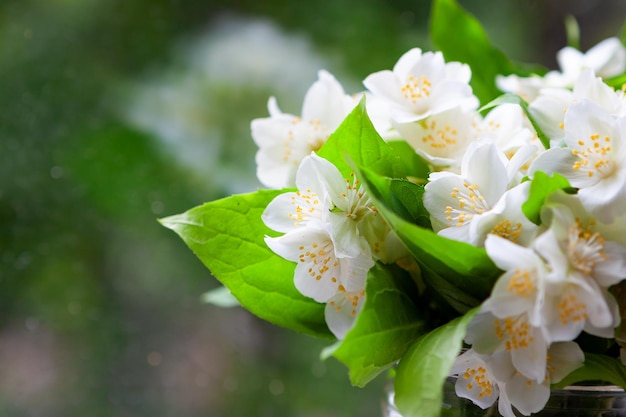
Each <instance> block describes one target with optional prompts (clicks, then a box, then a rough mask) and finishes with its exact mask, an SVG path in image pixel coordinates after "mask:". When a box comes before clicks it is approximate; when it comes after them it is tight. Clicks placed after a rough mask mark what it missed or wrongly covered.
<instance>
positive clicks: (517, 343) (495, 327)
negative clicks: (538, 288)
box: [465, 294, 549, 381]
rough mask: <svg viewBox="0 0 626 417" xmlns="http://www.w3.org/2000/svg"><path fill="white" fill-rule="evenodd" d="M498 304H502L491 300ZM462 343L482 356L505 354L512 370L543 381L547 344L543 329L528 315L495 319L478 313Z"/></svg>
mask: <svg viewBox="0 0 626 417" xmlns="http://www.w3.org/2000/svg"><path fill="white" fill-rule="evenodd" d="M519 297H521V295H519V294H518V298H519ZM533 298H535V297H533ZM498 302H500V303H502V302H503V301H502V299H501V300H497V301H494V303H498ZM533 307H534V306H533ZM501 308H504V307H501ZM465 341H466V342H467V343H469V344H471V345H472V347H473V349H474V350H475V351H476V352H478V353H481V354H493V353H495V352H506V353H507V354H509V355H510V357H511V363H512V364H513V366H514V367H515V369H516V370H517V371H519V372H521V373H522V374H524V375H525V376H526V377H527V378H530V379H532V380H533V381H543V379H544V378H545V372H546V361H547V357H548V356H547V355H548V345H549V341H548V340H547V338H546V337H545V334H544V330H543V328H542V327H536V326H533V325H532V324H531V323H530V317H529V315H528V314H527V313H522V314H517V315H508V316H506V317H497V316H495V315H494V314H493V313H492V312H489V311H481V313H480V314H478V315H476V316H475V317H474V319H473V320H472V322H471V323H470V325H469V326H468V327H467V335H466V336H465Z"/></svg>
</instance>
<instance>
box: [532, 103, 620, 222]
mask: <svg viewBox="0 0 626 417" xmlns="http://www.w3.org/2000/svg"><path fill="white" fill-rule="evenodd" d="M624 132H626V118H615V117H612V116H611V115H610V114H608V113H607V112H606V110H604V109H602V108H601V107H600V106H598V105H596V104H594V103H592V102H591V101H589V100H583V101H581V102H578V103H575V104H573V105H572V106H571V107H570V108H569V110H568V111H567V113H566V115H565V143H566V145H567V147H566V148H552V149H549V150H547V151H545V152H543V153H542V154H540V155H539V156H538V157H537V159H536V160H535V161H534V162H533V164H532V166H531V169H530V173H531V175H532V173H533V172H535V171H544V172H546V173H553V172H558V173H560V174H562V175H563V176H565V177H566V178H567V179H568V180H569V182H570V184H571V185H572V186H573V187H577V188H579V189H580V190H579V191H578V196H579V198H580V201H581V202H582V204H583V205H584V206H585V207H586V208H587V209H588V210H589V211H590V212H591V213H592V214H593V215H594V216H596V217H597V218H598V219H600V220H601V221H603V222H604V223H609V222H611V221H612V220H613V219H615V218H616V217H617V216H618V215H621V214H622V213H623V212H624V211H625V210H626V167H625V166H624V163H623V161H624V160H626V146H625V144H624V140H625V139H624V138H623V137H622V135H624V134H625V133H624Z"/></svg>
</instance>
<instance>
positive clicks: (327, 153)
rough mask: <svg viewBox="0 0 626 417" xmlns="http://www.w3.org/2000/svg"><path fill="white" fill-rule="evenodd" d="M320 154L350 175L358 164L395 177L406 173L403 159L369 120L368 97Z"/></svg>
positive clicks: (350, 115)
mask: <svg viewBox="0 0 626 417" xmlns="http://www.w3.org/2000/svg"><path fill="white" fill-rule="evenodd" d="M317 154H318V155H319V156H321V157H322V158H325V159H327V160H329V161H330V162H332V163H333V164H334V165H335V166H336V167H337V168H338V169H339V171H341V173H342V174H343V175H344V177H346V178H347V177H349V175H350V174H351V173H353V172H354V169H355V166H367V167H369V168H370V169H372V170H374V171H375V172H377V173H380V174H384V175H388V176H390V177H395V178H398V177H405V176H406V173H405V169H404V164H403V162H402V160H401V159H400V157H399V156H398V155H397V154H396V153H395V152H394V150H393V148H391V147H390V146H389V145H388V144H387V143H386V142H385V141H384V140H383V139H382V138H381V137H380V135H379V134H378V132H377V131H376V129H375V128H374V125H373V124H372V122H371V120H370V119H369V117H368V115H367V111H366V109H365V97H363V99H362V100H361V102H360V103H359V104H358V105H357V106H356V107H355V108H354V110H353V111H352V112H351V113H350V114H349V115H348V116H347V117H346V118H345V119H344V121H343V122H342V123H341V125H339V127H338V128H337V130H335V132H334V133H333V134H332V135H330V137H329V138H328V140H327V141H326V143H325V144H324V145H323V146H322V147H321V148H320V150H319V151H318V152H317Z"/></svg>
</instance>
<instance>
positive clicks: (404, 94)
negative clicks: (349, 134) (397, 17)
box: [363, 48, 478, 123]
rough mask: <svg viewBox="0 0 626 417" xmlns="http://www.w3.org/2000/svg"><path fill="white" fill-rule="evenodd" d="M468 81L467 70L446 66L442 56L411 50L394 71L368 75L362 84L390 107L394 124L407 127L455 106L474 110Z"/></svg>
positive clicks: (455, 63)
mask: <svg viewBox="0 0 626 417" xmlns="http://www.w3.org/2000/svg"><path fill="white" fill-rule="evenodd" d="M470 78H471V71H470V68H469V66H467V65H465V64H461V63H458V62H450V63H446V62H445V61H444V59H443V55H442V54H441V52H426V53H422V51H421V50H420V49H418V48H414V49H411V50H409V51H408V52H406V53H405V54H404V55H402V57H400V59H399V60H398V62H397V63H396V65H395V66H394V67H393V71H389V70H384V71H379V72H376V73H373V74H370V75H369V76H368V77H367V78H366V79H365V80H364V81H363V84H364V85H365V87H366V88H367V89H368V90H369V91H370V92H371V93H372V94H373V95H374V96H376V97H377V98H379V99H381V100H385V101H386V102H387V103H388V104H389V106H390V109H391V118H392V119H393V120H394V121H395V122H396V123H410V122H415V121H418V120H422V119H425V118H426V117H428V116H431V115H433V114H437V113H440V112H442V111H445V110H449V109H451V108H453V107H457V106H463V107H465V108H476V107H477V106H478V100H477V99H476V97H474V96H473V94H472V89H471V87H470V86H469V81H470Z"/></svg>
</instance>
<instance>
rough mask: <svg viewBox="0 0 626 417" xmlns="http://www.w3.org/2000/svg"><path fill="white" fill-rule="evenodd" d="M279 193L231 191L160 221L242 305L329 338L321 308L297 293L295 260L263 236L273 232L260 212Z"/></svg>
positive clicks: (279, 322)
mask: <svg viewBox="0 0 626 417" xmlns="http://www.w3.org/2000/svg"><path fill="white" fill-rule="evenodd" d="M282 192H284V191H279V190H271V191H267V190H261V191H258V192H256V193H251V194H242V195H235V196H232V197H228V198H225V199H222V200H217V201H213V202H210V203H206V204H204V205H202V206H198V207H195V208H192V209H191V210H189V211H187V212H185V213H182V214H179V215H175V216H171V217H167V218H164V219H162V220H161V223H162V224H163V225H164V226H165V227H168V228H170V229H172V230H173V231H175V232H176V233H177V234H178V235H179V236H180V237H181V238H182V239H183V241H184V242H185V243H186V244H187V246H189V248H190V249H191V250H192V251H193V252H194V253H195V254H196V256H198V258H200V260H201V261H202V262H203V263H204V264H205V265H206V266H207V267H208V268H209V269H210V270H211V272H212V273H213V275H215V277H217V278H218V279H219V280H220V281H221V282H222V283H223V284H224V285H225V286H226V287H228V289H229V290H230V292H231V293H232V294H233V295H234V296H235V298H237V300H239V302H240V303H241V305H242V306H243V307H244V308H246V309H247V310H249V311H250V312H252V313H253V314H255V315H257V316H259V317H260V318H262V319H264V320H267V321H269V322H271V323H274V324H277V325H279V326H283V327H286V328H288V329H292V330H295V331H298V332H302V333H307V334H310V335H314V336H324V337H330V336H331V333H330V331H329V330H328V328H327V326H326V322H325V320H324V306H323V305H322V304H319V303H316V302H315V301H313V300H312V299H309V298H306V297H304V296H303V295H301V294H300V293H299V292H298V290H297V289H296V288H295V286H294V284H293V274H294V270H295V266H296V264H295V263H293V262H289V261H286V260H284V259H283V258H281V257H279V256H277V255H276V254H274V253H273V252H272V251H271V250H270V249H269V248H268V247H267V245H266V244H265V242H264V240H263V236H264V235H270V234H271V235H275V233H273V232H272V231H271V230H270V229H268V228H267V227H266V226H265V225H264V224H263V221H262V220H261V214H262V213H263V210H264V209H265V207H266V206H267V204H268V203H269V202H270V201H271V200H272V199H273V198H274V197H276V196H277V195H278V194H280V193H282Z"/></svg>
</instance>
